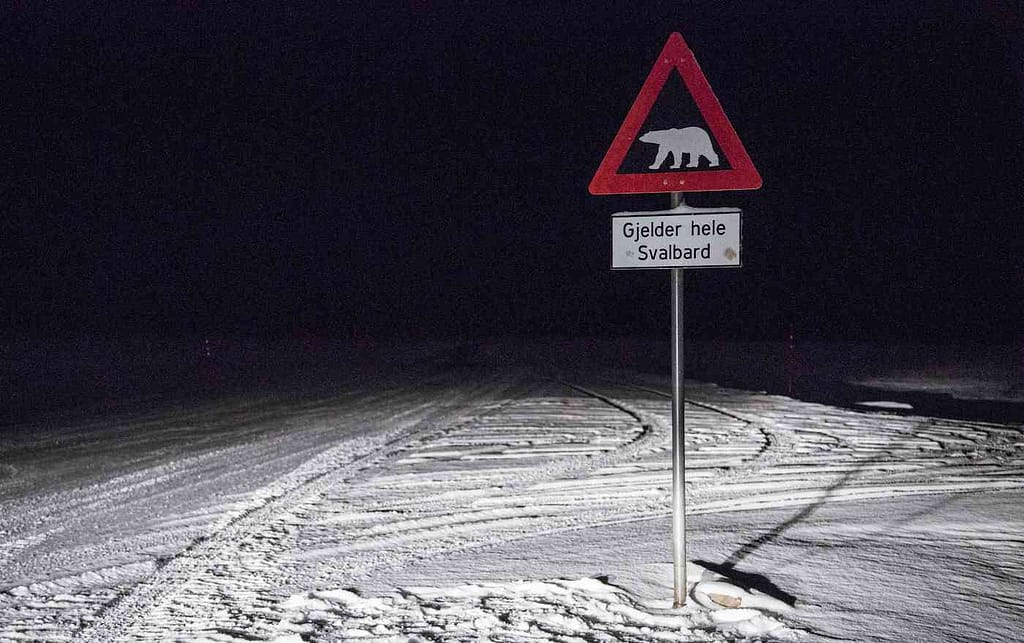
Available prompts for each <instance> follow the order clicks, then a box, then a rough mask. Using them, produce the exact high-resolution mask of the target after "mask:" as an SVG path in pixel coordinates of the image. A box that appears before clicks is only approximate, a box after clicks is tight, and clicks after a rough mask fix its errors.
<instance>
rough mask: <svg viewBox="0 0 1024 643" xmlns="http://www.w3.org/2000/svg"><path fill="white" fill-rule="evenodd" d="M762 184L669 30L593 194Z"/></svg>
mask: <svg viewBox="0 0 1024 643" xmlns="http://www.w3.org/2000/svg"><path fill="white" fill-rule="evenodd" d="M759 187H761V175H760V174H758V172H757V169H756V168H755V167H754V164H753V162H752V161H751V160H750V156H749V155H748V154H747V151H746V149H745V148H744V147H743V143H741V142H740V139H739V136H737V135H736V131H735V130H734V129H733V127H732V124H731V123H730V122H729V119H728V118H727V117H726V115H725V112H724V111H722V106H721V105H720V104H719V102H718V98H716V97H715V94H714V92H712V91H711V87H710V85H708V81H707V79H706V78H705V77H704V73H703V72H702V71H701V69H700V66H698V65H697V60H696V58H694V56H693V52H691V51H690V48H689V47H688V46H687V45H686V42H685V41H684V40H683V37H682V36H681V35H680V34H678V33H674V34H672V35H671V36H669V39H668V42H667V43H665V47H664V49H663V50H662V52H661V55H659V56H658V59H657V61H655V63H654V67H653V68H652V69H651V73H650V74H649V75H648V76H647V81H646V82H645V83H644V85H643V87H642V88H641V89H640V93H639V95H638V96H637V97H636V100H635V101H634V102H633V106H632V108H630V110H629V113H628V114H627V115H626V120H625V121H623V123H622V127H620V128H619V132H618V134H617V135H616V136H615V139H614V140H613V141H612V144H611V147H609V148H608V152H607V153H606V154H605V157H604V160H603V161H601V165H600V167H598V169H597V172H596V173H595V174H594V178H593V180H592V181H591V182H590V192H591V194H626V193H633V192H702V191H711V190H753V189H757V188H759Z"/></svg>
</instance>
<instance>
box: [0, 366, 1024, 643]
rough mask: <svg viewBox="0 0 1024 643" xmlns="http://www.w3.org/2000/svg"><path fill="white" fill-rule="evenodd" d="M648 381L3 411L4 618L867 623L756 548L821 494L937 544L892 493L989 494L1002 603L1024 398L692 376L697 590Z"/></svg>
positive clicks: (151, 623) (56, 624)
mask: <svg viewBox="0 0 1024 643" xmlns="http://www.w3.org/2000/svg"><path fill="white" fill-rule="evenodd" d="M667 390H668V389H667V386H666V383H665V380H664V379H660V378H652V377H649V376H648V377H644V376H640V375H637V374H635V373H623V372H611V371H607V372H600V373H599V372H595V371H593V370H590V371H588V372H586V373H568V372H567V373H562V374H560V375H557V376H552V375H548V374H538V373H536V372H533V371H529V370H525V369H524V370H516V371H508V370H505V371H489V370H486V369H473V370H469V369H455V370H447V371H446V370H434V371H430V372H420V373H408V374H406V375H404V376H403V377H400V378H399V377H395V378H391V379H383V378H378V380H377V381H375V382H373V383H367V384H364V385H362V386H349V387H345V390H342V391H339V392H333V393H332V394H330V395H319V396H312V395H307V396H303V397H297V396H291V397H278V398H261V399H244V398H236V399H232V400H225V401H222V402H219V403H207V404H205V405H203V406H196V407H193V408H187V409H180V408H179V409H177V410H173V411H166V410H159V409H154V410H151V411H149V412H146V413H138V414H135V415H129V416H122V417H117V418H110V419H106V420H102V421H94V422H91V423H84V424H77V425H54V426H49V427H38V426H37V427H32V428H31V430H28V429H25V430H22V431H20V432H18V433H14V434H12V435H13V437H9V438H7V439H5V440H4V441H2V442H0V501H2V505H0V521H2V522H0V524H2V527H0V640H32V641H51V640H52V641H63V640H69V639H73V640H82V641H114V640H126V641H167V640H202V639H206V640H219V641H248V640H275V639H276V640H279V641H301V640H324V641H333V640H349V639H353V638H358V637H362V638H371V639H376V640H393V639H394V640H410V637H411V639H412V640H467V641H476V640H480V639H481V637H485V640H486V637H489V638H490V640H496V641H500V640H505V641H517V640H555V641H562V640H564V641H573V640H629V641H632V640H637V641H642V640H734V639H741V638H744V637H760V638H777V639H798V640H813V639H815V638H819V637H826V638H833V639H834V638H840V639H842V638H846V639H849V640H867V639H869V638H870V636H868V634H870V633H871V631H878V632H883V631H884V630H885V624H884V623H881V624H879V623H876V624H873V625H871V628H869V631H867V632H865V631H859V630H857V627H856V625H854V624H853V623H855V622H863V621H857V619H852V618H850V614H851V612H852V611H855V610H857V609H860V608H861V607H862V606H860V605H858V604H856V602H854V604H850V605H847V604H846V603H844V602H843V601H841V600H836V601H834V602H832V603H830V602H829V601H827V600H825V598H826V597H823V596H822V595H821V593H822V592H823V591H824V590H823V589H822V588H820V587H816V588H815V595H814V596H805V595H801V594H800V592H799V591H798V590H799V589H800V587H797V586H793V587H782V586H780V585H778V582H779V579H778V578H774V577H772V578H771V579H770V581H769V580H766V579H767V578H768V577H767V576H765V573H767V572H772V571H773V569H769V568H762V567H759V566H758V562H759V557H762V558H763V557H764V556H765V555H767V554H768V553H770V552H771V551H772V548H773V547H775V548H778V547H779V546H781V544H782V543H783V542H784V541H785V539H786V538H788V537H791V536H792V534H794V533H804V534H805V536H806V538H807V539H808V540H805V542H804V544H803V545H801V544H800V543H796V542H794V543H792V547H791V549H790V551H791V552H793V551H803V552H805V553H807V552H808V551H809V550H808V549H807V547H811V546H812V545H808V544H807V543H808V542H811V541H813V543H814V544H813V546H814V547H817V546H818V545H820V544H821V542H825V541H828V542H830V543H831V544H830V545H829V546H830V547H834V546H835V541H836V538H837V536H835V533H834V530H833V531H829V530H825V529H822V530H820V531H818V532H814V533H813V534H809V533H808V532H807V529H809V528H810V527H812V526H813V525H814V524H816V522H817V521H818V520H820V519H821V516H825V515H831V516H832V517H833V520H834V522H836V523H837V524H838V523H841V522H842V521H841V520H838V519H836V518H835V515H834V514H828V513H827V512H828V511H829V510H830V509H832V508H833V507H852V508H855V510H856V511H855V512H854V513H856V512H860V513H859V514H857V515H859V516H861V518H860V519H859V520H860V522H858V523H857V524H858V525H860V529H859V530H858V529H854V528H855V527H856V525H850V526H846V529H847V530H849V529H854V531H855V532H856V533H853V532H849V533H847V534H846V535H845V537H848V538H849V540H850V542H867V540H866V539H868V540H871V539H873V540H871V542H872V543H874V542H876V541H877V540H878V539H879V538H880V536H879V534H878V533H876V532H875V531H872V529H871V528H870V527H869V526H866V524H865V521H864V520H863V516H864V515H874V514H877V513H879V512H880V513H882V514H886V513H891V514H892V518H893V520H892V521H891V522H894V523H898V524H901V525H905V526H907V529H905V530H904V531H906V532H907V533H909V534H912V535H911V536H907V538H912V539H916V540H914V543H917V544H918V545H920V543H921V542H922V538H924V539H925V540H926V541H927V542H928V543H930V545H931V546H938V545H936V543H939V544H941V543H942V542H945V541H943V539H942V538H939V537H936V538H934V539H932V540H927V538H928V537H929V534H932V535H934V534H933V531H930V528H924V527H921V526H920V523H921V520H922V519H923V518H924V517H925V516H926V514H927V512H926V511H925V512H922V511H920V510H919V509H917V508H915V509H908V510H907V511H910V515H911V518H910V519H907V520H903V519H902V518H900V515H897V514H898V513H899V511H903V509H901V507H904V508H905V507H909V506H911V505H913V506H914V507H916V505H914V504H913V503H914V502H915V500H914V499H915V498H932V497H935V496H938V497H939V498H951V497H960V495H961V494H969V496H968V497H971V498H976V499H979V501H980V500H981V499H984V502H979V503H975V504H980V505H982V506H986V507H988V506H990V507H991V508H992V510H991V511H989V512H988V513H986V512H984V511H981V510H977V511H980V512H981V513H980V514H978V515H980V516H981V518H979V517H978V516H977V515H976V516H975V517H974V518H973V519H972V521H970V522H969V523H968V522H965V523H964V524H963V525H961V526H960V527H959V529H960V531H959V532H957V533H958V534H960V535H962V536H963V537H964V538H965V539H967V540H972V541H977V542H985V543H990V542H992V541H993V534H994V533H995V532H997V531H999V532H1002V530H1008V532H1009V533H1007V534H1006V535H1005V536H1004V537H1003V539H1002V540H1000V541H999V543H996V545H998V546H1002V547H1003V549H1000V550H999V552H1000V553H999V556H1001V557H1002V558H999V557H993V556H988V555H986V556H980V557H979V559H978V560H983V561H988V562H992V561H994V560H999V561H1001V563H1000V569H999V574H994V575H993V574H992V573H991V572H990V573H989V576H990V577H991V578H989V580H988V581H987V582H986V583H985V585H984V587H985V591H986V592H988V593H990V594H991V595H992V600H991V601H990V602H986V601H974V602H971V601H968V602H967V603H965V605H967V607H965V608H964V609H970V610H973V612H972V613H971V614H970V615H969V616H970V617H971V618H972V619H975V620H976V621H977V623H976V625H977V628H976V629H977V631H978V637H979V638H978V640H998V639H999V638H1000V634H1001V633H1003V634H1005V633H1006V631H1009V632H1012V631H1013V630H1012V629H1011V630H1006V631H1004V630H1003V629H1001V628H1003V627H1004V626H1008V625H1007V624H1009V626H1012V625H1013V623H1014V622H1015V621H1016V622H1017V623H1019V621H1020V619H1021V617H1022V616H1024V606H1022V605H1021V603H1020V602H1019V599H1016V598H1014V597H1015V596H1016V591H1017V590H1016V589H1015V588H1017V589H1019V585H1020V583H1021V582H1024V564H1022V563H1024V556H1021V555H1019V550H1020V549H1021V548H1020V546H1019V545H1020V536H1019V535H1018V534H1020V533H1021V527H1024V516H1022V515H1021V510H1020V508H1019V507H1020V506H1021V505H1020V502H1019V501H1020V500H1021V499H1022V497H1021V496H1022V489H1024V438H1022V434H1021V428H1020V427H1019V426H1011V425H1000V424H991V423H977V422H966V421H953V420H945V419H940V418H926V417H915V416H910V415H905V416H904V415H893V414H887V413H877V412H855V411H850V410H845V409H839V408H832V407H827V406H821V405H814V404H807V403H802V402H799V401H795V400H792V399H788V398H783V397H777V396H768V395H764V394H756V393H750V392H744V391H737V390H729V389H724V388H719V387H715V386H711V385H700V384H695V383H692V384H690V385H689V388H688V397H687V436H686V437H687V460H686V465H687V480H688V492H687V493H688V509H689V512H690V513H691V514H692V515H693V516H694V519H693V520H691V521H690V527H691V530H692V531H693V535H692V540H693V544H692V546H691V550H690V557H691V559H692V560H694V561H707V562H700V566H697V565H694V566H693V569H692V572H691V574H690V577H691V580H692V581H694V582H696V581H700V582H699V583H697V584H696V585H695V586H694V587H693V588H692V596H694V598H695V600H694V601H693V602H692V603H691V604H690V605H689V606H688V607H687V608H686V609H684V610H681V611H673V610H671V609H668V608H667V605H666V604H665V601H664V600H663V598H662V592H663V591H664V596H665V598H667V597H669V596H670V595H671V592H670V590H667V591H665V588H664V587H663V586H664V584H665V582H666V581H668V582H670V579H671V574H670V565H669V566H668V567H669V569H666V563H668V562H669V561H670V560H671V558H670V555H669V554H668V551H669V550H668V543H667V538H668V537H667V534H666V533H664V528H663V525H662V523H664V522H665V517H666V515H667V512H668V511H669V507H670V503H669V494H670V481H671V471H670V462H669V453H668V450H669V445H670V442H671V440H670V435H669V422H670V420H669V417H670V416H669V411H670V400H669V397H668V395H667ZM993 503H994V504H993ZM1006 508H1010V509H1009V512H1010V515H1009V516H1007V515H1002V516H1001V518H1000V519H1001V520H1002V521H1003V522H1001V523H999V524H998V525H996V526H993V525H992V524H986V523H985V521H986V520H988V519H994V518H993V516H994V515H995V514H1005V513H1006V511H1005V510H1006ZM787 511H788V512H789V513H783V514H780V512H787ZM851 511H853V510H851ZM977 511H976V513H977ZM933 513H934V512H933ZM752 516H757V517H758V520H753V519H752V518H751V517H752ZM763 516H770V520H771V521H770V522H767V523H762V522H760V520H761V519H762V518H763ZM914 516H916V517H917V518H914ZM900 520H903V522H900ZM915 521H916V522H915ZM914 525H917V528H916V530H915V529H914V528H912V527H914ZM702 527H705V528H706V529H705V530H704V531H703V532H702V531H701V530H702ZM801 530H804V531H803V532H801ZM890 531H891V530H890ZM702 533H718V534H719V535H721V534H728V536H724V537H722V538H719V539H718V541H716V543H717V544H716V543H712V542H710V541H704V540H702V538H701V534H702ZM900 533H902V532H900V531H897V532H896V535H897V536H899V535H900ZM942 533H945V534H946V536H948V532H942ZM922 534H923V535H922ZM940 535H941V534H940ZM811 536H813V538H811ZM886 537H887V538H892V537H893V536H892V534H891V533H889V532H888V531H887V532H886ZM947 540H948V539H947ZM997 540H998V539H997ZM732 541H736V542H735V547H733V548H732V549H730V551H724V552H720V551H719V549H720V548H721V547H723V546H725V547H728V546H729V543H730V542H732ZM627 543H628V546H627ZM1000 543H1001V544H1000ZM900 544H902V541H900V542H897V543H896V544H895V545H894V546H899V545H900ZM616 545H622V546H621V547H617V546H616ZM987 546H988V545H985V547H987ZM800 547H804V549H803V550H801V549H800ZM864 549H865V550H867V549H869V547H868V546H867V545H864ZM985 552H987V553H988V554H991V553H992V552H991V551H989V550H988V549H985ZM1013 552H1018V553H1016V554H1015V553H1013ZM855 558H856V555H855V554H854V553H853V552H850V553H849V559H850V560H851V561H853V560H854V559H855ZM581 559H585V563H586V564H584V565H583V566H582V567H581V566H580V564H579V561H580V560H581ZM573 560H576V561H577V562H576V563H573V562H572V561H573ZM764 560H767V559H766V558H765V559H764ZM830 560H831V559H830ZM840 560H841V557H840ZM766 564H767V563H766ZM768 567H770V565H769V566H768ZM579 569H586V570H587V573H584V574H579V573H576V571H577V570H579ZM590 572H593V573H590ZM752 572H757V573H752ZM926 572H927V570H926ZM783 575H784V574H783ZM924 575H925V577H927V576H928V574H927V573H925V574H924ZM608 576H613V577H614V578H609V577H608ZM752 578H753V579H754V580H753V581H751V580H750V579H752ZM758 579H760V580H758ZM875 582H876V584H877V583H878V582H880V581H877V580H876V581H875ZM935 582H940V581H939V579H935ZM792 584H793V585H798V584H799V583H796V582H795V581H794V582H793V583H792ZM878 589H879V591H884V588H878ZM829 591H835V592H837V593H838V594H842V592H847V593H849V589H848V588H846V589H843V587H839V588H835V589H834V590H829ZM729 592H738V593H737V594H736V596H735V597H732V598H729V597H728V596H727V595H728V594H729ZM862 594H863V592H858V593H857V595H858V596H860V595H862ZM845 595H846V594H843V596H845ZM709 596H712V597H715V598H714V599H709V598H708V597H709ZM722 596H726V598H725V599H723V598H722ZM833 598H835V597H833ZM991 605H998V606H999V609H989V610H988V611H986V610H987V609H988V606H991ZM950 610H952V612H950ZM955 611H956V606H955V605H954V606H952V607H948V606H947V610H946V612H947V613H954V614H955ZM882 612H883V613H884V610H882ZM989 612H991V613H989ZM890 613H891V616H890V620H893V619H898V618H899V614H900V613H899V612H897V611H890ZM957 616H960V617H962V616H963V615H957ZM935 618H938V619H940V622H939V623H938V625H936V632H938V634H937V635H934V636H933V637H932V640H942V638H943V637H942V632H943V630H942V628H941V613H940V615H938V616H936V617H935ZM951 618H952V617H951ZM882 620H883V621H884V620H885V619H884V618H883V619H882ZM872 628H873V629H872ZM972 631H974V630H972ZM960 634H962V632H960ZM951 636H952V635H951ZM403 637H404V638H403ZM885 638H886V635H882V634H879V638H878V640H885ZM1003 638H1004V639H1005V638H1006V637H1005V636H1004V637H1003ZM910 640H913V639H912V638H911V639H910ZM948 640H957V639H955V638H949V639H948Z"/></svg>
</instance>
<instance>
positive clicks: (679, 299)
mask: <svg viewBox="0 0 1024 643" xmlns="http://www.w3.org/2000/svg"><path fill="white" fill-rule="evenodd" d="M683 204H684V201H683V195H682V193H681V192H673V193H672V194H671V205H672V208H675V207H677V206H679V205H683ZM685 391H686V385H685V384H684V383H683V269H682V268H673V269H672V568H673V575H672V580H673V585H674V587H675V592H674V600H673V606H674V607H682V606H683V605H685V604H686V470H685V468H684V465H685V463H686V443H685V441H684V436H685V429H686V410H685V406H684V405H685V397H684V395H685Z"/></svg>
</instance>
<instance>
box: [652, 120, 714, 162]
mask: <svg viewBox="0 0 1024 643" xmlns="http://www.w3.org/2000/svg"><path fill="white" fill-rule="evenodd" d="M640 141H641V142H643V143H652V144H655V145H657V146H658V154H657V155H656V156H655V157H654V163H652V164H651V166H650V169H652V170H657V169H660V168H661V166H662V164H663V163H664V162H665V161H666V159H668V155H669V154H671V155H672V161H673V162H672V165H670V166H669V167H670V169H673V170H675V169H678V168H679V167H680V166H681V165H682V162H683V154H686V155H688V156H689V157H690V159H689V162H688V163H687V164H686V167H688V168H693V167H697V166H698V164H699V163H700V157H702V156H703V157H704V158H706V159H707V160H708V163H709V164H710V165H711V167H718V154H716V153H715V150H714V148H713V147H712V146H711V137H710V136H708V133H707V132H705V131H704V130H703V129H702V128H700V127H683V128H681V129H680V128H675V127H673V128H671V129H661V130H654V131H651V132H647V133H646V134H644V135H643V136H641V137H640Z"/></svg>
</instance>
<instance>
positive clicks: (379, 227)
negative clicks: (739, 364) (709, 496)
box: [0, 0, 1024, 340]
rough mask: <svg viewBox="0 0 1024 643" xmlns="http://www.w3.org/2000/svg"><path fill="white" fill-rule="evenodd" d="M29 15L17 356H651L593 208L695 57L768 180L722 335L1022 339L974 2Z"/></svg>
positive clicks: (20, 44)
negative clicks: (603, 181)
mask: <svg viewBox="0 0 1024 643" xmlns="http://www.w3.org/2000/svg"><path fill="white" fill-rule="evenodd" d="M38 4H39V3H35V2H30V1H28V0H9V1H8V2H5V3H4V4H3V5H2V7H0V54H2V56H0V69H2V74H0V78H3V97H2V103H0V150H2V153H0V159H2V165H0V168H2V175H0V178H2V183H0V190H2V195H3V198H2V203H3V216H2V221H0V237H2V239H0V244H2V245H0V250H2V258H0V266H2V270H3V273H2V275H3V283H2V284H0V297H2V299H0V306H2V308H0V309H2V311H3V327H4V328H6V331H7V332H8V333H11V334H14V335H18V334H29V335H41V336H66V335H80V334H95V335H97V336H111V335H145V334H161V335H170V336H175V335H181V336H195V335H205V334H220V335H244V336H261V337H262V336H276V335H281V334H290V333H296V332H315V333H319V334H324V335H328V336H346V337H347V336H351V335H352V334H353V333H357V334H358V333H367V334H371V335H386V334H390V333H395V334H414V335H415V334H419V335H425V336H434V335H451V334H461V335H485V334H527V333H538V334H540V333H543V334H565V335H573V334H583V333H596V334H646V335H651V336H661V335H664V334H666V333H667V329H668V305H669V301H668V294H669V292H668V285H669V281H668V280H669V277H668V273H667V272H659V271H650V272H648V271H645V272H631V273H612V272H610V271H609V270H608V262H609V257H608V253H609V250H608V234H609V228H610V224H609V215H610V214H611V213H613V212H616V211H621V210H643V209H659V208H663V207H665V206H666V205H667V200H668V197H667V196H666V195H646V196H645V195H638V196H623V197H597V196H591V195H590V194H589V193H588V192H587V184H588V182H589V181H590V178H591V176H592V174H593V172H594V170H595V169H596V167H597V164H598V163H599V162H600V160H601V157H602V156H603V154H604V151H605V149H606V148H607V146H608V144H609V143H610V142H611V140H612V137H613V136H614V134H615V132H616V130H617V129H618V126H619V124H620V123H621V121H622V119H623V118H624V117H625V115H626V111H627V110H628V108H629V106H630V104H631V103H632V100H633V98H634V97H635V95H636V92H637V91H638V90H639V88H640V85H641V84H642V83H643V80H644V78H645V77H646V74H647V72H648V70H649V69H650V66H651V64H652V63H653V60H654V57H655V56H656V55H657V52H658V51H659V50H660V48H661V46H662V44H663V43H664V41H665V39H666V38H667V36H668V34H669V33H671V32H672V31H680V32H681V33H682V34H683V35H684V37H685V38H686V40H687V42H688V43H689V45H690V47H691V48H692V49H693V51H694V52H695V54H696V56H697V59H698V61H700V63H701V66H702V68H703V70H704V72H705V74H706V76H707V77H708V80H709V81H710V83H711V86H712V87H713V88H714V89H715V91H716V93H717V95H718V97H719V99H720V101H721V103H722V105H723V107H724V109H725V111H726V113H727V114H728V115H729V117H730V119H731V121H732V123H733V125H734V126H735V128H736V130H737V132H738V133H739V135H740V138H741V139H742V140H743V142H744V144H745V146H746V148H747V150H748V152H749V153H750V155H751V157H752V158H753V160H754V162H755V164H756V165H757V166H758V169H759V170H760V172H761V174H762V176H763V178H764V188H763V189H761V190H759V191H757V192H749V193H744V192H732V193H709V194H700V195H693V196H692V197H691V198H690V202H691V203H693V204H696V205H708V206H715V205H734V206H740V207H742V208H744V212H745V214H744V267H743V268H742V269H740V270H709V271H697V272H692V273H689V274H688V276H687V288H688V291H687V306H688V310H687V323H688V325H689V330H690V332H692V333H694V334H698V335H708V336H713V335H720V336H760V337H778V336H782V335H784V334H786V333H788V332H789V331H790V330H793V331H794V332H796V333H797V334H799V335H801V336H807V337H810V336H823V337H835V338H838V337H849V338H852V337H890V338H892V337H895V338H906V339H925V340H927V339H941V338H965V337H980V338H989V339H1005V338H1014V337H1017V336H1019V334H1020V333H1021V332H1022V330H1024V327H1022V326H1021V322H1020V320H1021V318H1022V315H1024V307H1022V301H1024V285H1022V284H1024V264H1022V257H1024V244H1022V241H1021V239H1022V236H1021V234H1020V231H1021V230H1022V227H1021V223H1020V219H1021V216H1020V215H1021V213H1022V208H1021V197H1022V195H1024V190H1022V189H1021V188H1022V178H1024V152H1022V150H1024V88H1022V82H1024V71H1022V62H1021V61H1022V60H1024V44H1022V43H1024V36H1022V15H1021V13H1020V9H1019V8H1017V5H1016V4H1015V3H1013V2H1011V1H1010V0H1005V1H1001V0H986V1H985V2H970V3H966V2H965V3H962V4H958V3H955V2H954V3H950V2H927V1H925V2H921V1H917V0H915V1H904V2H892V3H884V4H879V5H877V7H874V8H865V7H864V6H863V5H864V3H862V2H852V1H851V2H829V3H808V4H810V5H812V6H819V5H820V6H822V7H824V6H828V7H829V8H828V9H824V8H816V9H807V8H796V5H797V4H803V3H790V2H781V1H775V2H749V3H748V2H742V3H707V2H700V3H697V2H694V3H688V2H672V3H667V2H664V3H663V2H651V3H646V2H645V3H620V4H619V5H618V6H615V5H606V6H605V7H604V8H598V7H597V6H595V5H593V4H592V3H518V2H486V3H453V2H440V1H430V0H413V1H411V2H385V3H368V4H367V6H357V5H355V4H352V3H344V2H342V3H328V2H321V3H281V6H278V7H276V8H271V7H267V6H265V5H263V4H262V3H261V4H260V6H259V7H258V8H247V4H248V3H243V4H235V3H232V4H231V5H230V8H223V7H221V6H220V4H219V3H213V2H205V1H202V0H194V1H193V0H179V1H177V2H173V1H172V2H167V3H163V4H159V3H126V4H127V7H120V8H112V5H120V4H123V3H58V4H59V5H60V6H59V7H45V8H40V7H38V6H37V5H38Z"/></svg>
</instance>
